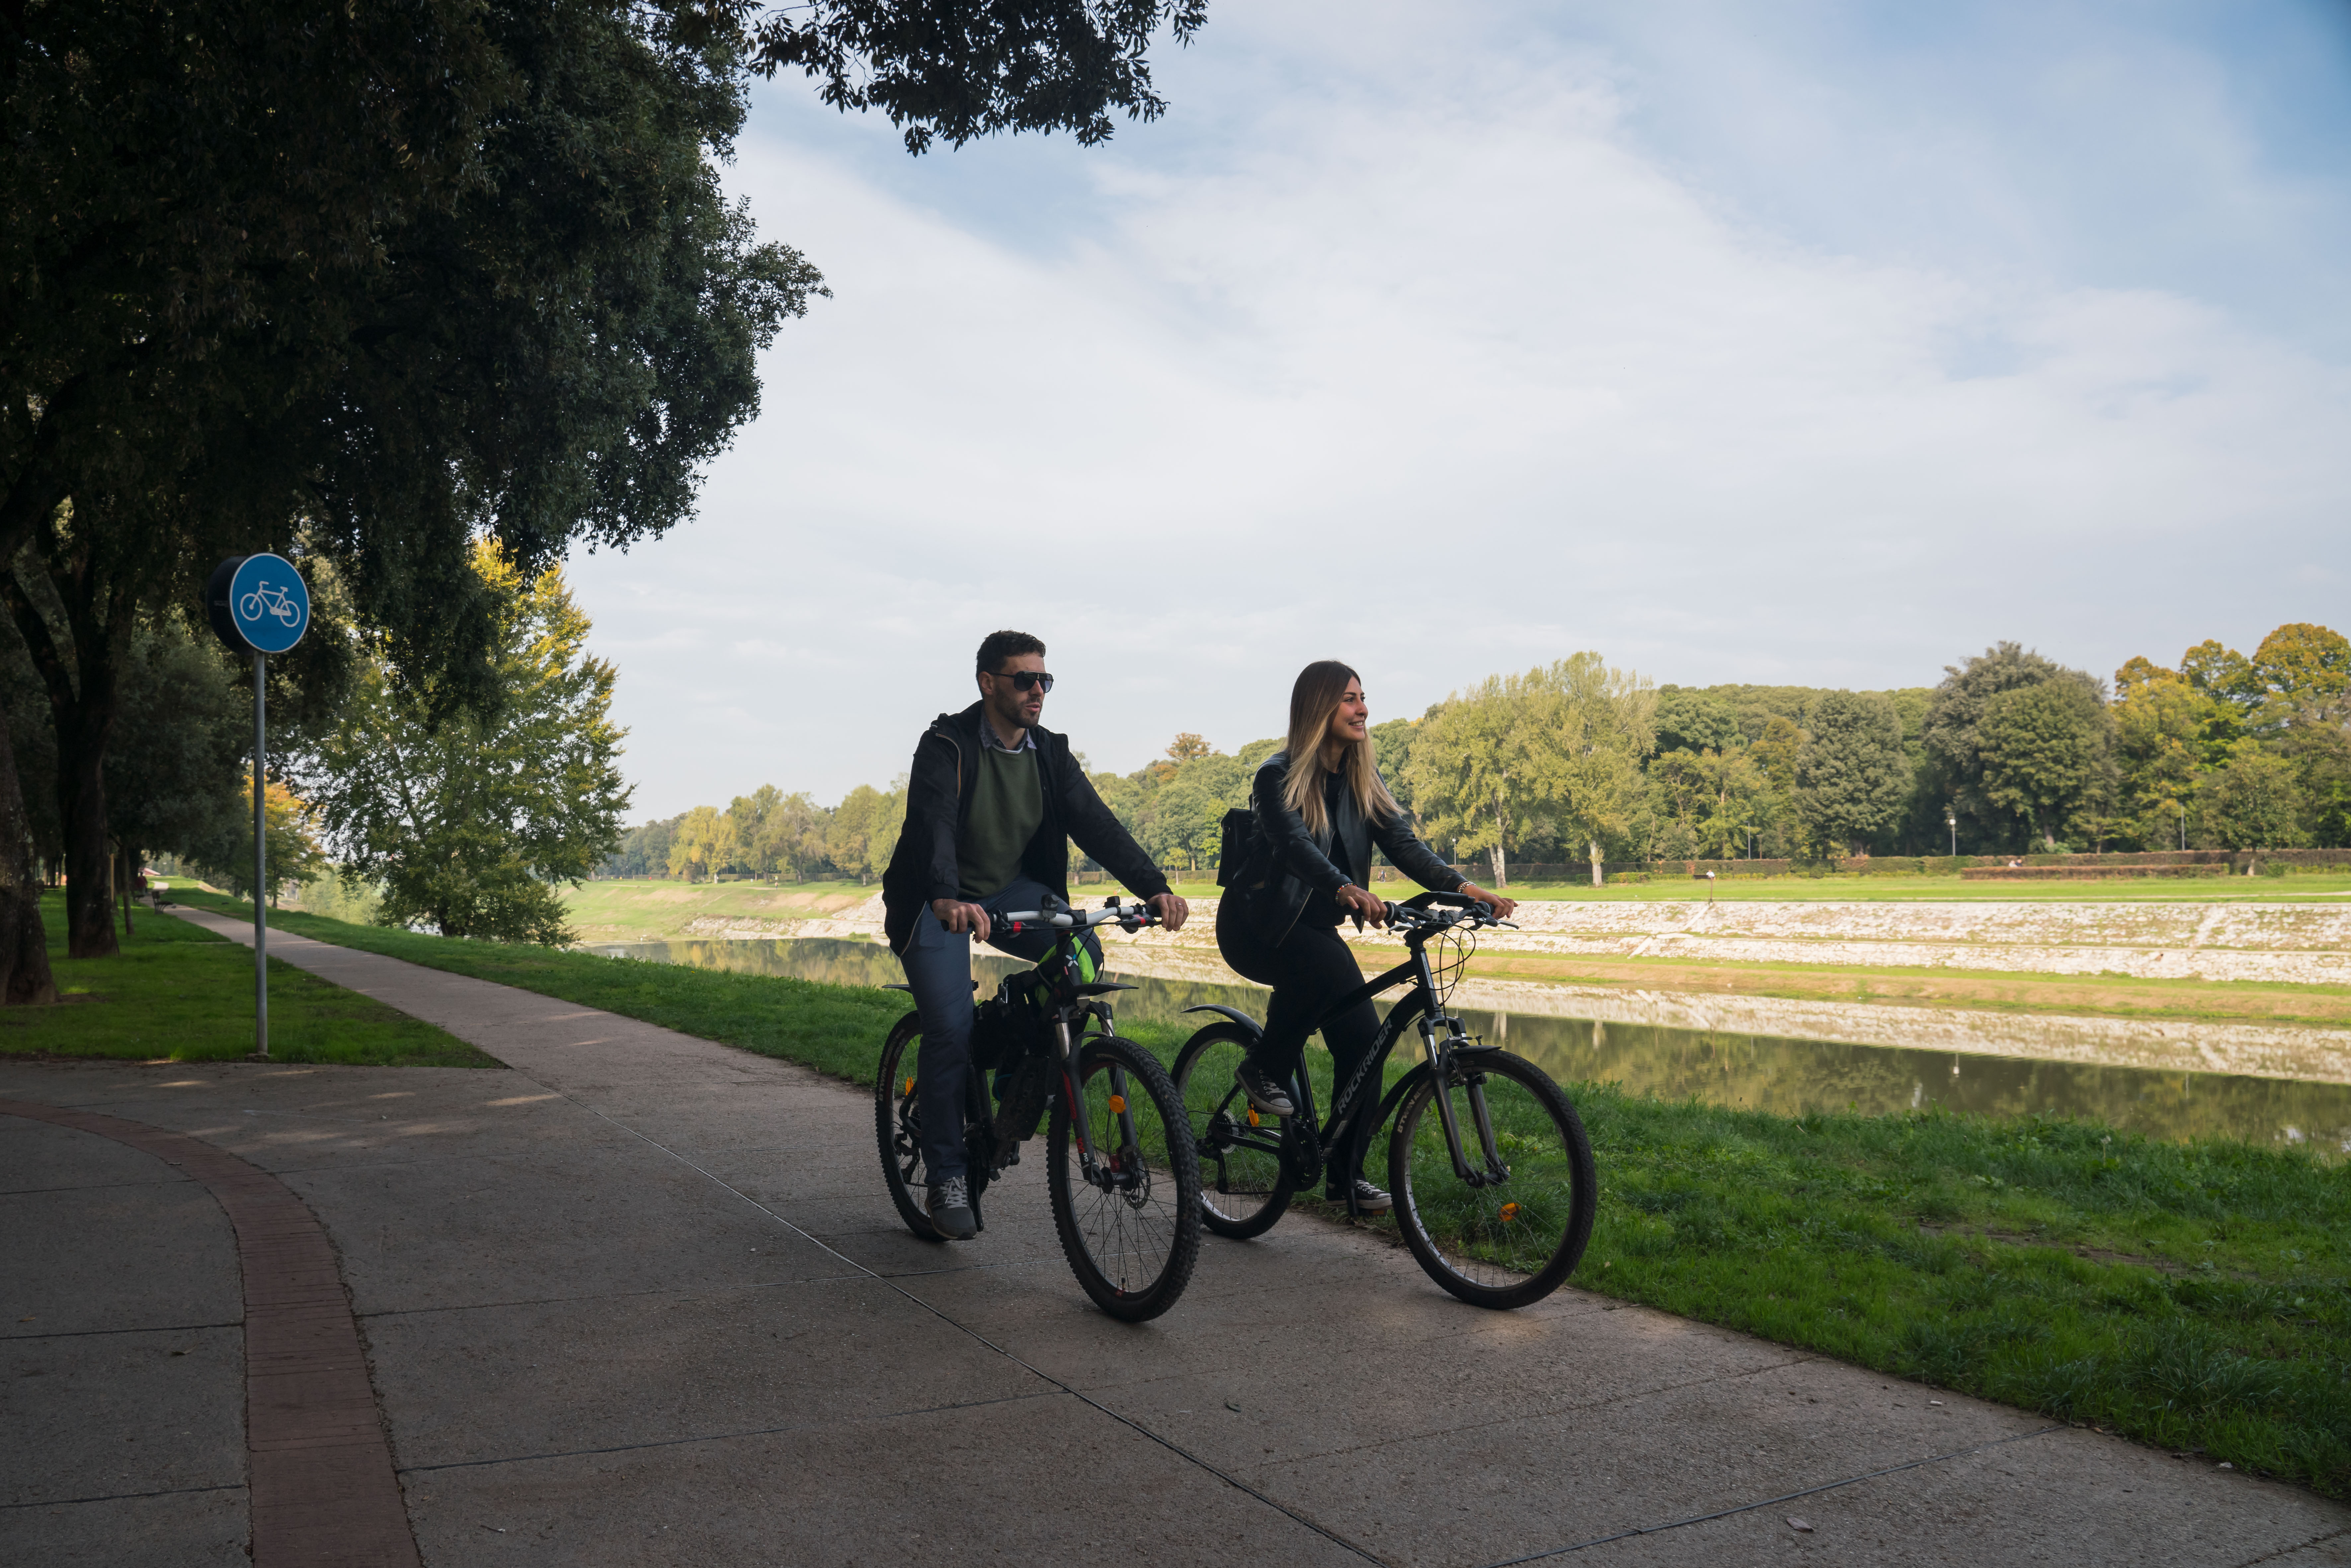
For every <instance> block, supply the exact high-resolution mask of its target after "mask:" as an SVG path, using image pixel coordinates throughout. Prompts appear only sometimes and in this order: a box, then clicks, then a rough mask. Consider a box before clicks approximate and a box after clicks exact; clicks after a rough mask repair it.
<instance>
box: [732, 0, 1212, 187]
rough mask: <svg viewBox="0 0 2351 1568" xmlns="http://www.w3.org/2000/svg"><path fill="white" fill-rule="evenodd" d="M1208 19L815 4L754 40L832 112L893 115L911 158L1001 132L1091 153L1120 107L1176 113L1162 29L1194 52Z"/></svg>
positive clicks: (1142, 2) (869, 1) (1143, 7)
mask: <svg viewBox="0 0 2351 1568" xmlns="http://www.w3.org/2000/svg"><path fill="white" fill-rule="evenodd" d="M714 9H715V8H714ZM729 10H730V11H731V13H732V14H733V15H734V16H743V15H744V14H745V13H747V11H748V10H749V7H748V6H747V5H741V4H739V3H738V4H737V5H735V6H732V7H729ZM1207 14H1208V8H1207V0H814V3H813V4H810V5H790V6H782V5H779V6H778V7H777V8H776V9H775V10H773V11H772V12H769V13H768V15H767V16H765V17H764V18H763V19H762V20H760V21H759V22H758V24H757V25H756V26H751V27H750V29H749V31H750V37H749V39H748V42H749V44H750V47H751V49H752V51H753V52H752V59H753V61H754V68H755V69H758V70H760V71H763V72H765V73H766V74H768V75H769V76H773V75H774V74H775V73H776V72H777V71H778V70H781V69H786V68H798V69H799V70H800V71H802V72H804V73H805V74H807V75H808V76H809V77H810V78H815V79H818V80H820V81H822V82H823V83H824V89H823V98H824V101H825V102H827V103H830V104H831V105H833V106H834V107H835V108H838V109H841V110H844V111H846V110H852V109H856V110H862V109H879V110H883V111H884V112H885V113H887V114H888V115H889V116H890V123H892V124H893V125H896V126H900V127H902V128H904V131H905V138H906V151H907V152H915V153H919V152H923V151H924V150H925V148H927V147H929V146H930V144H931V141H932V138H933V137H934V136H941V137H945V138H946V141H947V143H948V145H950V146H953V147H960V146H962V145H963V144H964V143H965V142H967V141H970V140H971V139H972V138H974V137H977V136H987V135H991V134H993V133H995V132H997V131H1069V132H1071V134H1072V135H1074V136H1075V137H1076V138H1077V139H1078V142H1079V144H1080V145H1081V146H1088V147H1091V146H1092V145H1094V144H1095V143H1097V142H1101V141H1108V140H1109V139H1110V135H1111V129H1112V127H1111V121H1110V113H1109V111H1110V110H1114V109H1123V110H1125V111H1126V114H1127V118H1128V119H1130V120H1146V121H1147V120H1156V119H1158V118H1159V117H1160V115H1162V114H1163V113H1165V111H1166V108H1167V105H1166V102H1165V100H1164V99H1161V98H1160V97H1159V96H1158V95H1157V94H1156V93H1155V92H1154V91H1153V90H1152V88H1151V68H1150V65H1149V63H1148V62H1147V61H1146V60H1145V59H1144V53H1145V51H1146V50H1147V49H1148V48H1149V47H1150V44H1151V40H1152V38H1153V37H1154V36H1155V34H1156V33H1157V32H1158V30H1159V28H1160V26H1161V25H1162V24H1163V23H1164V24H1165V25H1166V26H1167V27H1168V29H1169V30H1170V31H1171V32H1172V33H1173V34H1174V35H1175V41H1176V42H1177V43H1178V44H1188V43H1190V42H1191V41H1192V37H1193V35H1194V34H1196V33H1197V32H1198V31H1199V30H1200V28H1201V26H1203V25H1205V24H1206V23H1207ZM735 25H736V26H743V24H742V23H739V22H737V23H736V24H735Z"/></svg>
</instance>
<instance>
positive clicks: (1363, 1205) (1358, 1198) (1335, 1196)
mask: <svg viewBox="0 0 2351 1568" xmlns="http://www.w3.org/2000/svg"><path fill="white" fill-rule="evenodd" d="M1323 1196H1324V1197H1327V1198H1329V1199H1330V1200H1331V1201H1332V1203H1344V1202H1346V1201H1347V1189H1346V1188H1345V1187H1343V1186H1334V1187H1332V1189H1331V1190H1330V1191H1329V1192H1327V1193H1325V1194H1323ZM1394 1207H1395V1199H1394V1198H1392V1197H1389V1196H1388V1195H1387V1194H1386V1193H1384V1192H1382V1191H1381V1190H1380V1189H1379V1188H1378V1187H1375V1186H1373V1185H1372V1184H1371V1183H1369V1182H1367V1181H1365V1180H1364V1178H1363V1177H1361V1176H1357V1177H1356V1178H1355V1212H1356V1213H1358V1214H1385V1213H1386V1212H1387V1211H1388V1210H1389V1209H1391V1208H1394Z"/></svg>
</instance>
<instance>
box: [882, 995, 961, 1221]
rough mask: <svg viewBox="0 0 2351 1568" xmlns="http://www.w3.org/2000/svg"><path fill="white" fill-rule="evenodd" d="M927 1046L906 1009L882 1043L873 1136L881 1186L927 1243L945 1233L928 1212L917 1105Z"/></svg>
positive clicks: (915, 1017) (916, 1017)
mask: <svg viewBox="0 0 2351 1568" xmlns="http://www.w3.org/2000/svg"><path fill="white" fill-rule="evenodd" d="M922 1045H923V1020H922V1018H921V1015H919V1014H916V1013H911V1012H910V1013H908V1014H907V1015H906V1016H905V1017H904V1018H902V1019H899V1020H898V1022H897V1026H896V1027H895V1028H893V1030H891V1031H890V1038H889V1039H888V1040H884V1041H883V1045H882V1069H881V1071H880V1072H879V1073H878V1074H876V1076H875V1078H874V1081H873V1136H874V1141H875V1142H876V1143H877V1144H879V1145H880V1146H881V1151H882V1179H883V1185H884V1186H887V1187H889V1189H890V1201H891V1202H892V1203H893V1204H895V1205H897V1207H898V1218H901V1219H903V1220H904V1221H905V1222H906V1228H907V1229H909V1230H911V1231H913V1232H914V1234H915V1235H917V1236H919V1237H921V1238H922V1239H924V1240H925V1241H941V1240H945V1239H946V1238H944V1237H942V1236H941V1235H940V1234H939V1233H938V1231H937V1229H936V1228H935V1227H933V1226H932V1224H931V1217H930V1215H929V1214H928V1213H927V1212H925V1209H924V1207H923V1199H924V1197H925V1193H924V1190H923V1189H924V1188H925V1187H926V1186H929V1185H930V1177H929V1174H928V1172H927V1171H926V1170H925V1168H924V1164H923V1117H922V1112H921V1109H920V1108H919V1107H918V1106H917V1105H916V1104H915V1103H914V1061H915V1058H916V1056H917V1055H918V1053H919V1052H920V1051H921V1050H922Z"/></svg>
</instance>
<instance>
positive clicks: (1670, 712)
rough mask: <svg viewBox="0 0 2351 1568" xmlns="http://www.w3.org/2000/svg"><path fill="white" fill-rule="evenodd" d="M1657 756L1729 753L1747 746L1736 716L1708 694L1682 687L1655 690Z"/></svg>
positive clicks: (1713, 695)
mask: <svg viewBox="0 0 2351 1568" xmlns="http://www.w3.org/2000/svg"><path fill="white" fill-rule="evenodd" d="M1656 725H1657V752H1658V755H1659V756H1661V757H1662V756H1670V755H1671V754H1672V753H1674V752H1676V751H1687V752H1692V753H1697V752H1702V751H1707V750H1709V749H1711V750H1714V751H1725V752H1727V751H1733V750H1736V749H1738V748H1739V747H1742V746H1744V745H1745V744H1747V737H1746V736H1745V735H1744V734H1742V733H1741V732H1740V727H1739V715H1738V713H1737V711H1736V710H1734V709H1733V708H1732V707H1731V706H1730V704H1729V703H1728V702H1726V701H1724V700H1723V699H1722V698H1721V697H1719V696H1717V695H1715V694H1714V693H1712V692H1700V691H1692V690H1690V689H1688V688H1687V687H1685V686H1660V687H1658V688H1657V718H1656Z"/></svg>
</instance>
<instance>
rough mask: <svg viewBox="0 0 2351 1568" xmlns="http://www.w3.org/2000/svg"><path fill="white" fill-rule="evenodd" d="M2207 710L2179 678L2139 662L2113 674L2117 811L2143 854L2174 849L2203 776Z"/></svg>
mask: <svg viewBox="0 0 2351 1568" xmlns="http://www.w3.org/2000/svg"><path fill="white" fill-rule="evenodd" d="M2212 707H2213V701H2212V699H2211V698H2210V697H2209V696H2207V695H2204V694H2203V693H2202V692H2199V691H2198V690H2197V689H2196V688H2195V687H2194V686H2192V685H2189V683H2188V682H2187V681H2186V680H2185V679H2183V678H2182V677H2181V676H2180V675H2179V673H2178V672H2176V671H2172V670H2167V669H2164V668H2162V667H2161V666H2159V665H2157V664H2151V663H2149V662H2148V661H2147V660H2146V659H2144V658H2134V659H2132V660H2131V661H2130V662H2129V663H2127V664H2124V665H2123V667H2122V668H2120V669H2118V670H2116V672H2115V703H2114V706H2113V708H2112V710H2111V711H2112V713H2113V716H2114V721H2115V762H2116V767H2117V768H2118V769H2119V770H2120V775H2121V788H2120V801H2119V804H2118V807H2117V812H2118V815H2119V817H2120V819H2121V820H2122V821H2123V822H2125V823H2126V825H2127V830H2128V831H2129V832H2130V833H2131V835H2132V836H2134V837H2135V838H2136V839H2137V841H2138V843H2139V845H2140V847H2141V848H2145V849H2168V848H2170V847H2172V846H2173V845H2174V844H2175V843H2179V835H2180V834H2181V833H2183V832H2184V831H2185V824H2186V821H2187V811H2188V810H2189V804H2190V802H2191V801H2192V800H2193V799H2194V797H2195V794H2196V784H2197V779H2198V778H2199V775H2200V774H2201V773H2202V772H2203V768H2204V763H2203V747H2204V737H2205V734H2206V731H2207V729H2208V727H2210V724H2211V722H2212V712H2211V710H2212ZM2181 847H2183V848H2184V847H2185V845H2184V844H2183V845H2181Z"/></svg>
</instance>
